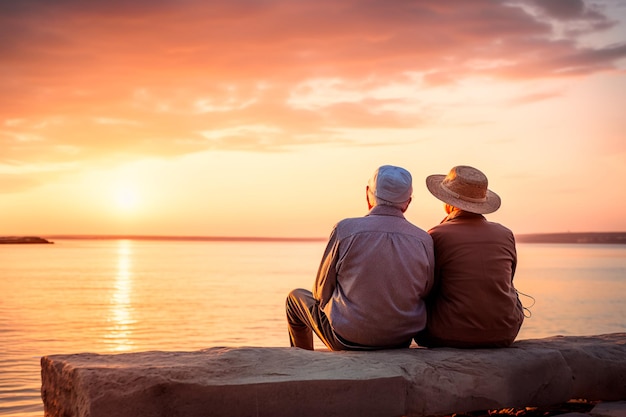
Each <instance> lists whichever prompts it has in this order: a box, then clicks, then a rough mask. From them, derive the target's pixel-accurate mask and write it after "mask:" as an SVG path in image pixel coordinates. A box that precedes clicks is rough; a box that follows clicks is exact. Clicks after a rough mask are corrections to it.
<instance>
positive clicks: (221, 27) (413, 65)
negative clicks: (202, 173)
mask: <svg viewBox="0 0 626 417" xmlns="http://www.w3.org/2000/svg"><path fill="white" fill-rule="evenodd" d="M597 4H598V3H597V2H594V3H591V2H584V1H583V0H553V1H549V2H545V1H539V0H517V1H509V2H493V1H489V0H471V1H464V2H441V1H415V2H378V1H356V0H353V1H342V2H337V1H330V0H321V1H315V2H290V1H284V0H283V1H278V0H263V1H257V0H245V1H244V0H233V1H224V2H205V1H200V0H185V1H174V0H159V1H150V2H148V1H137V2H126V1H121V0H114V1H106V2H104V1H95V2H84V1H79V0H59V1H54V2H50V1H43V0H20V1H19V2H16V1H0V51H2V53H0V68H2V69H1V70H0V74H1V75H2V76H1V77H0V115H1V116H0V117H2V119H0V145H1V148H0V163H7V161H21V162H22V163H29V162H36V161H43V160H46V159H48V160H50V159H52V160H54V161H76V160H90V159H92V158H96V157H97V158H99V159H106V158H119V157H125V156H126V157H128V156H129V155H136V154H141V155H155V156H167V155H180V154H185V153H190V152H196V151H200V150H204V149H242V148H245V149H250V150H255V149H256V150H262V151H268V150H273V149H275V150H284V149H286V148H288V147H289V146H300V145H303V144H308V143H323V142H335V141H337V140H338V137H337V135H333V134H328V133H329V132H331V131H337V129H339V130H341V129H347V130H349V129H358V128H363V127H371V128H380V129H405V128H415V127H416V126H420V125H422V124H425V123H428V120H429V117H430V113H429V111H430V109H429V108H428V106H424V105H422V104H420V101H419V99H417V98H416V96H417V94H416V92H417V91H420V90H418V89H417V88H416V84H415V83H416V79H417V78H419V80H420V83H421V84H420V85H419V88H420V89H421V92H425V91H426V90H427V89H428V88H432V87H441V86H446V85H455V84H458V83H459V81H460V80H463V79H468V78H471V77H489V78H494V79H502V80H511V81H513V82H515V81H518V80H541V79H546V78H561V77H572V76H579V77H580V76H586V75H590V74H594V73H596V72H599V71H607V70H615V69H617V68H619V67H620V61H621V60H623V59H624V58H626V44H624V43H607V44H597V43H596V44H593V45H590V44H589V43H588V42H586V43H585V42H581V39H582V37H584V36H588V35H590V34H595V33H600V32H601V31H604V30H607V29H609V28H611V27H613V26H614V25H616V21H614V19H612V18H611V17H610V16H609V14H608V12H607V10H606V9H602V8H600V7H599V6H598V5H597ZM599 4H600V5H601V4H602V3H599ZM407 74H414V76H413V78H411V77H408V76H407ZM553 94H555V93H538V94H534V95H533V94H530V95H527V96H525V97H522V98H519V94H518V95H516V96H513V97H510V100H509V102H511V101H512V100H517V101H518V102H529V101H533V100H539V99H546V98H549V97H551V96H552V95H553ZM515 97H518V98H517V99H515ZM259 127H263V128H262V129H260V128H259ZM259 129H260V130H259ZM341 141H342V142H343V141H348V142H349V141H350V139H348V138H347V137H342V138H341Z"/></svg>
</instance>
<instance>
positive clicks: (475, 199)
mask: <svg viewBox="0 0 626 417" xmlns="http://www.w3.org/2000/svg"><path fill="white" fill-rule="evenodd" d="M441 189H442V190H444V191H445V192H446V193H447V194H449V195H450V196H452V197H454V198H458V199H459V200H463V201H467V202H470V203H484V202H486V201H487V196H485V197H482V198H472V197H467V196H464V195H461V194H459V193H457V192H454V191H452V190H451V189H449V188H448V187H446V186H445V185H444V183H441Z"/></svg>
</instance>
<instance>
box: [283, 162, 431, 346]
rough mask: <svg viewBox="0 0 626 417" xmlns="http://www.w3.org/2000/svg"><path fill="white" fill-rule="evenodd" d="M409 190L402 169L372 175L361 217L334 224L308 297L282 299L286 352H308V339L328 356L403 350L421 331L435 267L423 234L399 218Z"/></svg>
mask: <svg viewBox="0 0 626 417" xmlns="http://www.w3.org/2000/svg"><path fill="white" fill-rule="evenodd" d="M412 192H413V186H412V178H411V174H410V173H409V172H408V171H407V170H405V169H403V168H400V167H395V166H391V165H383V166H381V167H380V168H378V169H377V170H376V171H375V172H374V174H373V175H372V177H371V178H370V180H369V181H368V185H367V186H366V189H365V195H366V201H367V205H368V209H369V212H368V214H367V215H366V216H364V217H358V218H349V219H344V220H342V221H340V222H339V223H337V224H336V225H335V227H334V228H333V230H332V233H331V235H330V238H329V241H328V244H327V245H326V250H325V251H324V255H323V257H322V261H321V262H320V267H319V270H318V272H317V277H316V279H315V284H314V287H313V291H312V292H311V291H308V290H305V289H302V288H298V289H295V290H293V291H291V292H290V293H289V295H288V296H287V301H286V310H287V323H288V330H289V338H290V343H291V346H295V347H300V348H304V349H313V333H315V334H316V335H317V336H318V337H319V338H320V339H321V340H322V342H323V343H324V344H325V345H326V346H327V347H328V348H329V349H331V350H360V349H368V350H369V349H389V348H399V347H408V346H409V345H410V344H411V341H412V339H413V337H415V335H416V334H417V333H418V332H419V331H421V330H423V328H424V327H425V325H426V307H425V303H424V298H425V297H426V295H427V294H428V292H429V291H430V289H431V287H432V283H433V276H434V263H435V261H434V249H433V242H432V238H431V237H430V235H429V234H428V233H427V232H425V231H424V230H422V229H420V228H418V227H417V226H415V225H413V224H411V223H410V222H409V221H408V220H406V218H405V217H404V212H405V211H406V209H407V208H408V206H409V204H410V203H411V199H412V198H411V196H412Z"/></svg>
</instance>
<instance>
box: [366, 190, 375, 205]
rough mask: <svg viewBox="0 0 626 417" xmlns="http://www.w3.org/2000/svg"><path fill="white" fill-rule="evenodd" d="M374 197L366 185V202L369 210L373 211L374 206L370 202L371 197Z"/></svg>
mask: <svg viewBox="0 0 626 417" xmlns="http://www.w3.org/2000/svg"><path fill="white" fill-rule="evenodd" d="M371 196H372V193H371V192H370V186H369V185H366V186H365V200H366V201H367V209H368V210H371V209H372V207H374V204H372V203H371V202H370V197H371Z"/></svg>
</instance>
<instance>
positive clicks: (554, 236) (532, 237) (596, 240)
mask: <svg viewBox="0 0 626 417" xmlns="http://www.w3.org/2000/svg"><path fill="white" fill-rule="evenodd" d="M52 239H54V240H161V241H190V242H194V241H197V242H325V241H326V240H327V238H323V237H258V236H166V235H49V236H46V237H45V238H43V237H36V236H7V237H1V236H0V244H2V243H12V244H36V243H54V242H52V241H51V240H52ZM515 239H516V241H517V242H518V243H571V244H626V232H574V233H570V232H568V233H530V234H519V235H516V236H515Z"/></svg>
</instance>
